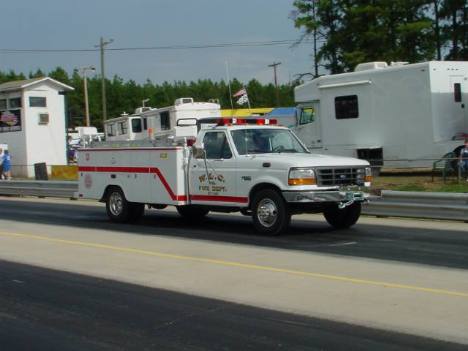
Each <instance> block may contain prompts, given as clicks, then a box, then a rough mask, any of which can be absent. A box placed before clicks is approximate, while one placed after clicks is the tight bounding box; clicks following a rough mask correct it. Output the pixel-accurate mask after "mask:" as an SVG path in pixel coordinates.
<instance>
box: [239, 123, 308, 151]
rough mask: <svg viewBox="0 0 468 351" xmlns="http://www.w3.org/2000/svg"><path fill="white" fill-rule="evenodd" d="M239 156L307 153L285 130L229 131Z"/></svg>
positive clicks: (291, 134) (289, 132) (292, 135)
mask: <svg viewBox="0 0 468 351" xmlns="http://www.w3.org/2000/svg"><path fill="white" fill-rule="evenodd" d="M231 135H232V139H233V140H234V144H235V146H236V149H237V152H238V153H239V155H247V154H266V153H283V152H291V153H296V152H301V153H308V150H307V149H306V148H304V147H303V146H302V145H301V144H300V143H299V141H298V140H297V138H296V137H295V136H294V134H293V133H291V131H289V130H286V129H263V128H262V129H260V128H258V129H241V130H233V131H231Z"/></svg>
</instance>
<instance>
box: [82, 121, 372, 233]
mask: <svg viewBox="0 0 468 351" xmlns="http://www.w3.org/2000/svg"><path fill="white" fill-rule="evenodd" d="M179 122H180V123H179V127H177V128H180V129H184V128H185V129H189V130H195V131H198V134H197V135H196V139H195V138H192V139H191V138H187V136H185V137H179V138H177V137H173V138H168V139H167V142H166V143H163V142H162V141H161V140H159V141H155V140H150V139H149V140H146V141H138V142H137V141H134V142H127V143H120V144H116V143H113V144H102V143H101V144H99V145H95V146H93V147H89V148H86V149H81V150H80V154H79V158H78V160H79V163H78V166H79V193H78V195H79V197H80V198H88V199H96V200H100V201H102V202H105V203H106V210H107V215H108V216H109V218H110V219H111V220H112V221H115V222H132V221H135V220H137V219H138V218H140V217H141V216H142V215H143V213H144V210H145V205H147V206H148V208H156V209H161V208H164V207H166V206H167V205H173V206H175V207H176V208H177V211H178V212H179V214H180V215H181V216H183V217H185V218H187V219H189V220H199V219H201V218H203V217H204V216H206V215H207V214H208V212H209V211H213V212H234V211H240V212H241V213H242V214H244V215H251V216H252V218H253V223H254V226H255V228H256V229H257V230H258V231H259V232H261V233H264V234H268V235H277V234H279V233H281V232H283V231H284V230H285V229H286V228H287V227H288V225H289V222H290V218H291V215H294V214H299V213H323V214H324V216H325V219H326V220H327V221H328V223H330V224H331V225H332V226H333V227H335V228H347V227H350V226H352V225H354V224H355V223H356V222H357V220H358V219H359V216H360V213H361V203H362V202H363V201H365V200H366V197H367V195H366V194H365V192H364V190H365V189H366V187H369V186H370V183H371V169H370V167H369V163H368V162H367V161H364V160H359V159H355V158H348V157H336V156H324V155H318V154H312V153H310V152H309V151H308V150H307V149H306V147H305V146H304V145H303V144H302V143H301V141H300V140H299V139H298V138H297V137H296V136H295V135H294V133H293V132H292V131H291V130H289V129H288V128H286V127H282V126H278V125H276V121H275V120H268V119H255V120H240V119H237V120H236V119H235V118H233V119H218V120H217V121H214V120H213V119H202V120H195V121H194V122H193V124H192V125H190V123H189V121H183V120H180V121H179ZM214 122H216V123H214ZM182 125H184V126H182ZM187 134H189V133H185V135H187ZM178 135H184V133H178ZM193 136H195V134H193Z"/></svg>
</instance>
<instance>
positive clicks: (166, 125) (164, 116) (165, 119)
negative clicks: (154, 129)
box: [159, 111, 171, 130]
mask: <svg viewBox="0 0 468 351" xmlns="http://www.w3.org/2000/svg"><path fill="white" fill-rule="evenodd" d="M159 117H160V118H161V130H169V129H171V120H170V118H169V111H165V112H161V113H160V114H159Z"/></svg>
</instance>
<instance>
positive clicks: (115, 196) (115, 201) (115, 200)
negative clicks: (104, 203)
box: [109, 192, 123, 216]
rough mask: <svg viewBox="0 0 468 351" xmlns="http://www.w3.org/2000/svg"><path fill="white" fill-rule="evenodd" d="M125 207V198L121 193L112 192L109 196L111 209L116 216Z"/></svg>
mask: <svg viewBox="0 0 468 351" xmlns="http://www.w3.org/2000/svg"><path fill="white" fill-rule="evenodd" d="M122 209H123V198H122V195H121V194H120V193H117V192H115V193H112V194H111V195H110V198H109V210H110V212H111V213H112V214H113V215H114V216H119V215H120V214H121V213H122Z"/></svg>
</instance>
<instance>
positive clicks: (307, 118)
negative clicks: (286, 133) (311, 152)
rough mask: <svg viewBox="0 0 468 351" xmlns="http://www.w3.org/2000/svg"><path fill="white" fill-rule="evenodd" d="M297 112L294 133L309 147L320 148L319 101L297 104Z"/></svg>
mask: <svg viewBox="0 0 468 351" xmlns="http://www.w3.org/2000/svg"><path fill="white" fill-rule="evenodd" d="M297 113H298V115H297V124H296V127H295V128H294V132H295V133H296V135H297V136H298V137H299V139H301V141H302V142H303V143H304V144H305V145H306V146H307V147H308V148H309V149H319V148H322V130H321V126H320V102H319V101H313V102H310V103H308V104H304V105H299V106H298V109H297Z"/></svg>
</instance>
